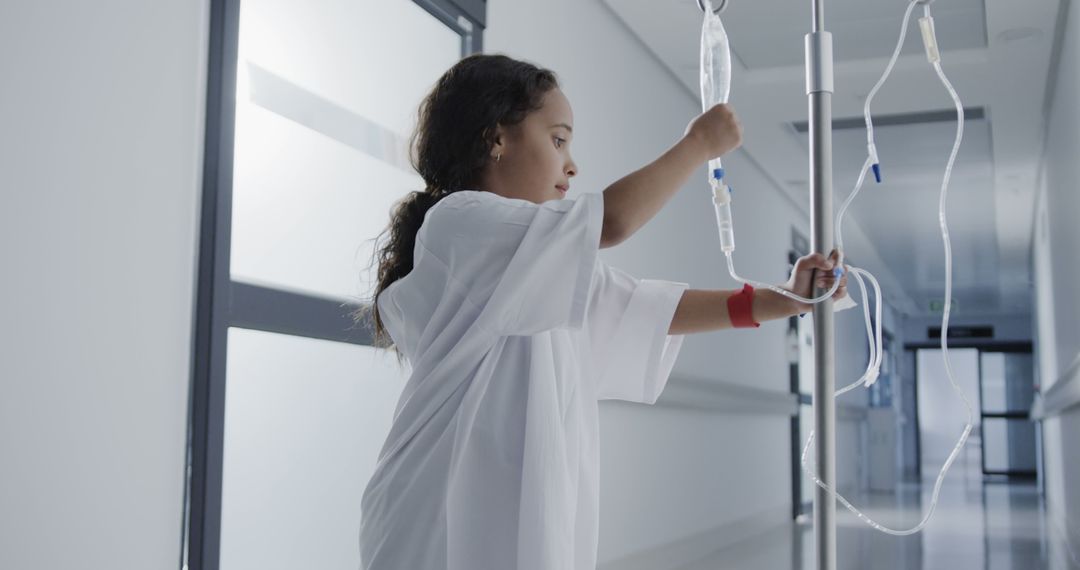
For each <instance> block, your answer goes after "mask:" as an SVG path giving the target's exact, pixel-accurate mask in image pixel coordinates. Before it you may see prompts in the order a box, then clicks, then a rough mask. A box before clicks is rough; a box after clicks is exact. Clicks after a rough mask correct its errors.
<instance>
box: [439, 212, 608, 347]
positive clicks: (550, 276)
mask: <svg viewBox="0 0 1080 570" xmlns="http://www.w3.org/2000/svg"><path fill="white" fill-rule="evenodd" d="M433 210H435V211H437V214H436V215H433V216H432V217H431V218H430V219H425V222H424V227H422V228H421V232H420V234H419V235H418V242H422V247H425V248H428V249H430V250H431V251H432V253H434V254H435V256H436V257H437V258H439V259H441V260H443V262H444V263H446V265H447V266H448V267H449V272H450V274H451V276H452V277H453V278H454V282H455V284H456V286H459V287H462V288H463V289H464V292H465V295H466V298H467V299H468V300H469V302H472V303H474V304H475V305H477V306H479V307H480V308H481V318H480V320H481V321H482V325H483V326H485V327H487V328H488V329H490V330H492V331H494V332H496V333H497V334H500V335H506V336H510V335H531V334H536V333H539V332H543V331H546V330H550V329H554V328H562V327H565V328H571V329H581V327H582V324H583V322H584V319H585V312H586V308H587V305H588V302H589V288H590V284H591V281H592V277H593V272H594V269H595V265H596V263H597V262H598V253H599V249H600V232H601V229H602V226H603V217H604V201H603V195H602V194H600V193H586V194H582V195H581V196H579V197H578V198H576V199H574V200H567V199H564V200H549V201H547V202H543V203H541V204H535V203H533V202H529V201H527V200H520V199H513V198H505V197H503V196H498V195H495V194H491V193H488V192H479V191H465V192H458V193H456V194H452V195H450V196H448V197H447V198H444V199H443V201H442V202H440V203H439V204H437V205H436V207H435V208H433Z"/></svg>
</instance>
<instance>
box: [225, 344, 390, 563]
mask: <svg viewBox="0 0 1080 570" xmlns="http://www.w3.org/2000/svg"><path fill="white" fill-rule="evenodd" d="M228 342H229V353H228V365H227V378H228V383H227V385H226V394H225V396H226V398H225V441H224V445H225V447H224V474H223V482H222V513H221V568H222V570H237V569H246V568H258V569H259V570H273V569H279V568H280V569H282V570H284V569H288V570H294V569H296V568H359V567H360V554H359V550H358V548H359V547H358V541H359V531H360V497H361V495H362V493H363V490H364V486H365V485H366V484H367V481H368V480H369V479H370V478H371V474H372V473H373V472H374V469H375V462H376V459H377V457H378V453H379V450H380V449H381V448H382V444H383V441H384V439H385V438H386V434H387V433H389V431H390V424H391V420H392V419H393V415H394V409H395V406H396V403H397V399H398V396H399V395H400V393H401V389H402V388H403V387H404V384H405V380H406V378H407V373H408V371H409V369H408V366H407V365H406V366H405V368H404V371H403V370H402V369H400V368H399V367H398V364H397V360H396V359H395V358H394V356H393V355H392V354H390V353H388V352H386V351H383V350H377V349H374V348H372V347H367V346H357V345H351V344H345V343H337V342H330V341H322V340H314V339H309V338H303V337H294V336H287V335H279V334H275V333H267V332H261V331H251V330H245V329H237V328H231V329H230V330H229V339H228Z"/></svg>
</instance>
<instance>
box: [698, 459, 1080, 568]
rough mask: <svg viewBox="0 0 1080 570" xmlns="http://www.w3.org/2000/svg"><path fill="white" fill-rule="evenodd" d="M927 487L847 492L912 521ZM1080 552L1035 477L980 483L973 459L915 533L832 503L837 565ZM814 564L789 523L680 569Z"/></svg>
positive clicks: (1032, 559) (922, 564)
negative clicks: (899, 533)
mask: <svg viewBox="0 0 1080 570" xmlns="http://www.w3.org/2000/svg"><path fill="white" fill-rule="evenodd" d="M957 467H958V466H957ZM954 469H955V467H954ZM934 475H935V476H936V472H935V473H934ZM932 488H933V480H930V481H928V482H926V483H925V484H924V485H921V486H920V485H917V484H914V483H910V484H905V485H903V486H902V487H901V488H900V491H899V492H897V493H895V494H888V495H885V494H868V495H864V496H861V497H857V498H856V497H848V499H849V500H852V502H853V503H854V504H855V505H856V506H858V507H860V508H862V509H863V511H864V512H865V513H866V514H867V515H868V516H870V518H872V519H874V520H876V521H878V522H879V523H881V524H883V525H885V526H891V527H893V528H910V527H912V526H914V525H915V524H917V523H918V521H919V520H920V519H921V517H922V516H923V513H924V512H925V510H926V508H927V507H928V506H929V504H930V492H931V491H932ZM867 506H868V508H864V507H867ZM1078 554H1080V553H1070V552H1069V551H1068V550H1067V548H1066V546H1065V542H1064V539H1063V532H1062V530H1061V529H1057V528H1053V527H1052V526H1050V525H1049V523H1048V522H1047V519H1046V517H1045V510H1044V507H1043V504H1042V501H1041V499H1040V498H1039V494H1038V490H1037V487H1036V485H1035V483H1034V482H1030V483H1029V482H1020V483H1004V482H987V483H984V482H983V481H982V477H981V474H980V473H979V472H978V467H977V465H976V466H975V468H971V467H969V468H967V469H965V470H964V472H963V473H961V472H958V471H950V472H949V474H948V475H947V476H946V478H945V482H944V483H943V485H942V489H941V497H940V499H939V501H938V505H937V510H936V511H935V513H934V516H933V518H932V519H931V520H930V523H929V524H928V525H927V527H926V528H925V529H923V531H922V532H920V533H917V534H915V535H911V536H906V537H896V536H891V535H886V534H883V533H881V532H878V531H877V530H874V529H872V528H870V527H869V526H867V525H866V524H865V523H863V522H861V521H859V520H858V519H856V518H855V516H854V515H853V514H851V513H850V512H849V511H848V510H847V509H845V508H844V507H843V506H842V505H839V504H837V569H838V570H853V569H860V570H862V569H873V570H916V569H919V570H921V569H927V570H941V569H944V570H968V569H972V570H974V569H984V570H1038V569H1047V570H1073V569H1077V570H1080V562H1078V560H1080V557H1078V556H1077V555H1078ZM814 563H815V562H814V536H813V530H812V528H811V525H810V524H806V525H802V524H793V525H792V526H791V527H790V528H782V529H778V530H776V531H774V532H771V533H768V534H766V535H762V536H759V537H755V538H753V539H749V540H746V541H743V542H741V543H738V544H735V545H733V546H732V547H730V548H727V549H725V550H723V551H720V552H718V553H716V554H714V555H712V556H709V557H708V558H706V559H704V560H701V561H699V562H696V563H693V564H690V565H687V566H685V567H683V568H681V569H680V570H721V569H728V568H739V569H770V570H771V569H786V568H790V569H792V570H811V569H813V568H814Z"/></svg>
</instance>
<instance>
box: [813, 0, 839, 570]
mask: <svg viewBox="0 0 1080 570" xmlns="http://www.w3.org/2000/svg"><path fill="white" fill-rule="evenodd" d="M824 3H825V2H824V0H812V7H811V14H810V16H811V17H810V22H811V31H810V33H809V34H807V35H806V94H807V96H808V97H809V104H810V133H809V136H810V212H811V216H810V232H811V234H812V238H811V240H810V242H811V247H810V248H811V249H812V250H813V251H814V252H815V253H822V254H825V255H828V254H829V252H831V251H832V249H833V240H834V237H833V204H832V194H833V171H832V94H833V53H832V34H830V33H829V32H826V31H825V9H824ZM815 281H816V279H815ZM821 293H822V290H815V292H814V295H815V296H816V295H820V294H821ZM833 318H834V316H833V300H832V299H828V300H826V301H824V302H822V303H818V304H816V305H814V399H813V403H814V432H815V433H817V434H818V440H817V445H816V447H815V450H814V454H815V458H814V459H815V463H816V466H817V472H818V478H820V479H821V480H822V482H824V483H825V484H826V485H829V486H830V487H834V486H835V484H836V436H835V434H836V403H835V400H834V399H833V393H834V392H835V391H836V352H835V347H834V345H835V340H836V339H835V331H834V328H833ZM814 542H815V559H816V561H817V568H818V570H836V501H835V500H834V499H833V497H832V495H831V494H830V493H829V492H828V491H826V490H825V489H822V488H821V486H818V485H815V486H814Z"/></svg>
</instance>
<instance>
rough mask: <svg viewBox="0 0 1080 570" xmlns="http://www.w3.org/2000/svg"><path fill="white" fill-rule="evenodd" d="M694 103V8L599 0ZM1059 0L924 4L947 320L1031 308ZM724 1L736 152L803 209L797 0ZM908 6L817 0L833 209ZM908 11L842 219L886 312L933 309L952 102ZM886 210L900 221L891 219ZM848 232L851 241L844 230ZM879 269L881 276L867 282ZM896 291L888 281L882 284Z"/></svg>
mask: <svg viewBox="0 0 1080 570" xmlns="http://www.w3.org/2000/svg"><path fill="white" fill-rule="evenodd" d="M602 1H603V2H604V3H605V4H607V5H608V6H609V8H610V9H611V10H612V11H613V12H614V13H615V14H616V15H617V17H618V18H619V19H621V20H622V21H623V22H624V23H625V25H626V26H627V27H628V28H629V29H630V30H631V32H632V33H634V34H635V35H636V36H638V37H639V38H640V39H641V41H642V42H643V43H644V44H645V45H646V46H647V47H648V49H649V50H651V51H652V52H653V53H654V54H655V55H656V57H657V58H658V59H659V60H660V61H661V62H662V63H663V65H665V66H666V67H667V68H668V69H670V71H671V72H672V73H673V75H674V76H675V77H676V78H677V79H678V80H679V81H680V82H681V83H682V84H683V85H684V86H685V87H686V90H687V94H688V95H689V96H690V97H692V98H693V99H694V100H695V101H698V102H700V99H699V98H700V90H699V89H700V88H699V77H698V74H699V59H698V58H699V49H700V34H701V23H702V13H701V11H700V10H699V9H698V6H697V2H696V0H602ZM1059 3H1060V0H1025V1H1024V2H1015V1H1011V0H938V1H935V2H933V3H932V4H931V8H932V12H933V16H934V24H935V28H936V30H937V37H938V44H939V46H940V49H941V53H942V67H943V69H944V70H945V73H946V74H947V75H948V77H949V80H950V82H951V83H952V84H953V86H954V87H955V88H956V90H957V92H958V93H959V95H960V98H961V100H962V101H963V105H964V108H965V110H966V113H965V116H966V117H967V119H966V120H965V131H964V138H963V143H962V145H961V148H960V152H959V154H958V157H957V161H956V165H955V168H954V170H953V173H952V177H951V181H950V184H949V189H948V202H947V204H948V208H947V212H946V213H947V218H948V226H949V235H950V238H951V241H952V246H953V248H952V253H953V284H954V292H953V298H954V299H956V303H957V306H956V309H955V310H956V314H957V315H958V316H959V315H963V316H974V317H979V316H985V317H993V316H999V315H1018V314H1021V315H1022V314H1030V312H1031V273H1030V268H1029V262H1028V258H1029V251H1030V243H1031V227H1032V218H1033V211H1034V197H1035V189H1036V186H1037V184H1038V172H1039V165H1040V159H1041V156H1042V148H1043V140H1044V130H1045V129H1044V117H1045V107H1046V99H1047V98H1046V90H1047V86H1048V74H1049V70H1050V62H1051V54H1052V51H1053V49H1054V38H1055V19H1056V16H1057V14H1058V9H1059ZM797 4H800V6H802V5H804V6H802V8H801V9H778V7H779V6H780V2H779V0H730V2H729V6H728V8H727V9H726V10H725V11H724V12H723V13H722V14H721V18H722V20H723V22H724V26H725V28H726V29H727V32H728V35H729V37H730V41H731V49H732V67H733V69H732V90H731V103H732V105H733V106H734V107H735V109H736V112H737V113H738V114H739V119H740V121H741V122H742V124H743V127H744V142H743V149H744V150H745V151H746V152H747V153H749V154H750V156H751V157H752V158H753V159H754V160H755V161H757V162H758V163H760V164H764V165H768V169H767V170H768V171H769V174H768V175H769V176H771V177H772V182H773V184H774V185H775V186H776V187H777V188H778V189H779V190H780V191H781V192H784V193H786V194H787V195H788V196H789V197H790V198H791V199H792V200H794V201H795V202H796V203H798V204H800V205H801V206H803V207H804V208H805V209H806V210H807V211H808V210H809V192H808V183H807V180H808V168H807V158H806V157H807V156H808V152H809V149H808V146H807V138H806V134H805V125H806V121H807V103H806V101H807V96H806V84H805V69H804V53H803V41H804V39H803V38H804V36H805V34H806V33H807V32H808V31H809V27H810V5H811V4H810V2H809V1H806V0H803V1H802V2H797ZM906 7H907V2H905V1H903V0H873V1H867V0H825V29H826V30H827V31H829V32H831V33H832V34H833V43H834V51H835V54H834V61H835V67H834V71H835V92H834V95H833V115H834V119H835V121H836V122H835V123H834V131H833V145H834V164H833V166H834V180H835V185H836V187H835V198H834V202H835V204H836V205H837V207H838V206H839V205H840V204H841V203H842V202H843V200H844V199H845V198H846V197H847V195H848V194H849V193H850V191H851V189H852V187H853V185H854V182H855V179H856V176H857V174H858V172H859V169H860V168H861V166H862V163H863V161H864V160H865V158H866V132H865V130H864V125H863V120H862V112H863V104H864V103H865V100H866V95H867V93H868V92H869V91H870V89H871V88H872V87H873V85H874V83H876V82H877V80H878V78H879V77H880V75H881V73H882V71H883V70H884V68H885V65H886V63H887V62H888V58H889V57H890V56H891V55H892V51H893V48H894V47H895V45H896V41H897V38H898V37H899V32H900V23H901V18H902V17H903V14H904V10H905V9H906ZM921 15H922V7H921V6H920V7H916V9H915V10H914V13H913V15H912V20H911V22H910V23H909V26H908V39H907V42H906V43H905V46H904V49H903V51H902V53H901V56H900V59H899V60H898V61H897V64H896V67H895V68H894V69H893V73H892V75H891V76H890V78H889V80H888V82H887V83H886V84H885V85H884V87H883V88H882V89H881V90H880V91H879V92H878V94H877V96H876V97H875V98H874V101H873V106H872V108H871V111H872V113H873V116H874V118H875V128H874V133H875V138H876V142H877V148H878V154H879V156H880V159H881V168H882V174H883V178H884V180H883V183H882V184H880V185H879V184H874V183H873V179H872V177H870V180H869V181H868V182H867V184H866V185H864V186H863V191H862V192H861V193H860V194H859V196H858V198H857V199H856V200H855V202H854V203H853V205H852V206H851V210H850V211H849V214H848V217H847V218H845V233H844V235H845V237H846V236H849V235H858V232H852V233H849V232H848V230H847V228H851V227H852V226H857V228H858V229H859V230H861V233H862V235H865V236H866V239H867V240H869V242H870V244H869V245H870V246H871V247H872V249H873V250H875V251H876V254H877V257H879V258H880V259H881V260H883V261H884V265H885V266H884V267H878V268H875V269H876V273H878V275H879V278H880V279H881V281H882V284H883V286H884V287H885V288H886V289H887V290H886V292H885V294H886V296H887V297H888V298H889V301H890V303H892V304H893V305H894V306H895V307H896V308H898V309H899V310H901V311H902V312H904V313H905V314H908V315H912V316H924V315H932V314H934V313H933V311H932V309H931V304H932V303H933V302H935V301H940V300H941V299H943V297H944V285H945V272H944V260H945V259H944V250H943V247H942V242H941V233H940V228H939V225H938V214H937V212H938V201H939V196H940V191H941V183H942V177H943V175H944V170H945V164H946V161H947V159H948V156H949V151H950V150H951V147H952V144H953V138H954V136H955V133H956V117H955V108H954V107H953V103H952V100H951V98H950V97H949V95H948V92H947V91H946V90H945V88H944V87H943V86H942V85H941V83H940V81H939V79H938V77H937V75H936V73H935V72H934V71H933V68H932V67H930V65H929V64H928V63H927V61H926V56H925V51H924V50H923V47H922V41H921V39H920V36H919V26H918V23H917V21H916V20H917V17H918V16H921ZM898 213H899V214H898ZM849 239H850V238H849ZM883 273H884V275H882V274H883ZM889 284H895V285H896V287H890V286H889Z"/></svg>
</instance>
